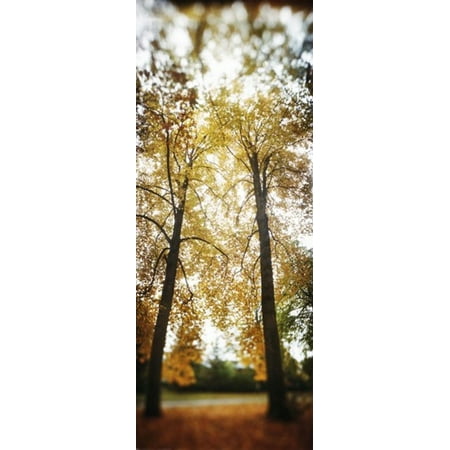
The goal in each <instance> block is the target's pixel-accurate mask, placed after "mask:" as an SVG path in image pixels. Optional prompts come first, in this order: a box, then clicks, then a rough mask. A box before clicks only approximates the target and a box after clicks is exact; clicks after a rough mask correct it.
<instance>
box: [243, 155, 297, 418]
mask: <svg viewBox="0 0 450 450" xmlns="http://www.w3.org/2000/svg"><path fill="white" fill-rule="evenodd" d="M250 164H251V168H252V172H253V187H254V192H255V194H254V195H255V200H256V211H257V212H256V221H257V225H258V234H259V246H260V267H261V308H262V318H263V329H264V348H265V356H266V368H267V387H268V393H269V408H268V411H267V415H268V417H269V418H271V419H281V420H285V419H289V418H290V411H289V409H288V407H287V403H286V388H285V383H284V373H283V365H282V358H281V347H280V337H279V334H278V327H277V319H276V310H275V292H274V285H273V270H272V254H271V249H270V235H269V223H268V219H267V214H266V202H267V198H266V197H267V191H266V187H265V186H264V178H263V179H261V175H260V168H259V166H258V160H257V156H256V154H254V155H253V156H252V157H251V158H250Z"/></svg>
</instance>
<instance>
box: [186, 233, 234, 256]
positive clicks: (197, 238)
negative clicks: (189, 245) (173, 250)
mask: <svg viewBox="0 0 450 450" xmlns="http://www.w3.org/2000/svg"><path fill="white" fill-rule="evenodd" d="M185 241H200V242H204V243H205V244H208V245H210V246H211V247H213V248H215V249H216V250H217V251H218V252H219V253H221V254H222V255H223V256H225V258H227V260H228V259H229V258H228V255H227V254H226V253H225V252H224V251H222V250H221V249H220V248H219V247H217V246H216V245H214V244H212V243H211V242H209V241H208V240H206V239H203V238H201V237H198V236H189V237H186V238H182V239H180V242H185Z"/></svg>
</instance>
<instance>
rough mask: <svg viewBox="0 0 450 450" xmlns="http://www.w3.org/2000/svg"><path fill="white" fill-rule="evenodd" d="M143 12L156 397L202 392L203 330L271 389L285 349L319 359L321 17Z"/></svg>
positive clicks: (141, 89) (141, 328)
mask: <svg viewBox="0 0 450 450" xmlns="http://www.w3.org/2000/svg"><path fill="white" fill-rule="evenodd" d="M138 11H139V17H140V20H138V27H137V29H138V36H137V38H138V39H137V46H138V47H137V56H138V57H137V61H138V65H137V70H136V115H137V119H136V124H137V146H136V170H137V173H136V201H137V203H136V227H137V231H136V236H137V237H136V244H137V249H136V258H137V262H136V283H137V284H136V310H137V315H136V320H137V357H138V359H139V361H140V362H141V363H143V362H145V361H147V360H150V372H152V373H153V374H154V378H153V381H152V380H151V379H149V380H150V381H149V383H150V385H154V390H153V391H152V394H151V395H150V396H153V397H154V398H156V397H157V395H158V394H157V391H158V387H157V383H158V381H160V380H161V378H162V379H164V380H166V381H167V382H174V383H177V384H178V385H180V386H185V385H189V384H192V383H194V382H195V380H196V379H195V371H194V367H195V364H198V363H200V362H201V361H202V358H203V355H204V350H205V345H206V343H207V340H208V336H205V334H204V333H203V332H202V330H203V325H204V323H205V321H206V320H209V321H210V322H211V323H212V324H213V325H214V326H215V327H216V328H217V329H220V330H222V331H223V332H225V333H226V334H227V336H228V339H229V340H230V342H233V343H235V350H236V354H237V355H238V357H239V358H240V361H241V363H242V364H244V365H247V366H249V367H251V368H252V369H253V371H254V378H255V380H260V381H265V380H267V379H268V381H269V391H270V390H271V389H272V390H273V389H275V385H277V386H280V383H281V384H283V375H282V371H281V366H280V364H281V344H280V339H281V341H282V342H283V345H284V346H285V347H286V345H287V346H289V345H292V343H295V342H297V343H298V342H302V343H303V345H304V347H305V349H307V350H309V351H312V253H311V252H310V251H309V250H307V249H305V248H304V246H303V244H302V239H303V238H304V237H305V236H308V235H310V234H311V231H312V167H311V153H312V96H311V94H312V47H311V46H310V45H309V43H310V41H311V33H312V28H311V24H312V18H311V15H307V14H306V13H304V12H302V11H296V12H295V11H293V10H292V9H291V8H289V7H283V8H274V7H271V6H268V5H263V6H259V7H257V6H254V7H245V6H244V4H243V3H233V4H231V5H229V6H220V7H219V6H217V5H216V6H208V5H206V4H204V5H202V4H196V5H186V6H183V7H181V6H180V7H179V8H178V7H175V6H173V5H172V4H170V3H165V2H152V3H150V6H148V4H144V3H138ZM275 309H276V310H277V316H276V315H275ZM277 320H278V325H277ZM166 336H167V339H166ZM166 341H167V345H166ZM163 349H165V355H163ZM161 364H162V366H161ZM278 366H280V367H279V368H280V371H278V372H279V373H278V375H277V370H278V369H277V367H278ZM156 372H157V374H156ZM155 374H156V375H155ZM271 383H272V388H271V387H270V386H271ZM280 389H281V388H280ZM273 392H275V391H273ZM277 392H278V394H277V395H278V396H282V395H284V394H283V390H282V389H281V390H278V391H277ZM274 398H275V394H274V396H273V399H272V397H271V399H272V400H273V401H274V402H275V400H274ZM157 400H158V399H156V400H154V402H156V403H157ZM272 400H271V401H272ZM148 408H150V406H149V404H148ZM153 409H154V414H155V415H156V414H157V413H158V407H157V406H156V405H153ZM275 409H276V408H275ZM275 409H274V411H275ZM269 413H270V411H269ZM278 413H279V412H276V411H275V412H273V415H274V416H275V415H277V414H278Z"/></svg>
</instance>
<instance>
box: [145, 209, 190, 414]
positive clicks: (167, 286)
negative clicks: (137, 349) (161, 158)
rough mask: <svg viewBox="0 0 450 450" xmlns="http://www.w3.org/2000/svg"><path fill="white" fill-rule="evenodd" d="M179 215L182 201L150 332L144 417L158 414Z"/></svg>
mask: <svg viewBox="0 0 450 450" xmlns="http://www.w3.org/2000/svg"><path fill="white" fill-rule="evenodd" d="M183 215H184V202H183V205H182V207H181V208H178V209H177V210H176V214H175V221H174V227H173V233H172V239H171V241H170V249H169V254H168V256H167V265H166V273H165V277H164V284H163V290H162V295H161V301H160V303H159V310H158V317H157V319H156V325H155V330H154V333H153V340H152V347H151V351H150V361H149V371H148V385H147V396H146V400H145V416H146V417H158V416H160V415H161V374H162V360H163V354H164V346H165V343H166V333H167V325H168V323H169V315H170V310H171V308H172V300H173V292H174V289H175V279H176V273H177V265H178V255H179V253H180V239H181V228H182V225H183Z"/></svg>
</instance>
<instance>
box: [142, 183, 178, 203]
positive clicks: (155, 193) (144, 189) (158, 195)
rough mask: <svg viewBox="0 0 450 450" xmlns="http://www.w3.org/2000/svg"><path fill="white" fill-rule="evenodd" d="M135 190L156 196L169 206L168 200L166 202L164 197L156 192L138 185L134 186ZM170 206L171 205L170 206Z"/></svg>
mask: <svg viewBox="0 0 450 450" xmlns="http://www.w3.org/2000/svg"><path fill="white" fill-rule="evenodd" d="M136 188H138V189H142V190H143V191H145V192H148V193H150V194H153V195H156V196H157V197H159V198H160V199H161V200H164V201H165V202H167V203H168V204H169V205H171V203H170V200H168V199H167V198H166V197H164V196H163V195H161V194H159V193H158V192H156V191H154V190H153V189H150V188H147V187H144V186H141V185H139V184H136ZM171 206H172V205H171Z"/></svg>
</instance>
